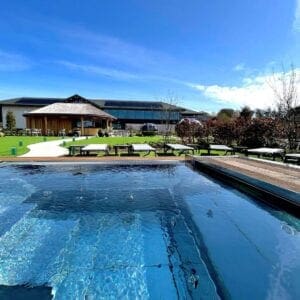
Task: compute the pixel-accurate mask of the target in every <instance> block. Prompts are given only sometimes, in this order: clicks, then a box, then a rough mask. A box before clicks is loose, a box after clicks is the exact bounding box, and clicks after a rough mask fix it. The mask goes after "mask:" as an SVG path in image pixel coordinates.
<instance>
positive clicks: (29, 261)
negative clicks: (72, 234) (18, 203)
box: [0, 216, 74, 285]
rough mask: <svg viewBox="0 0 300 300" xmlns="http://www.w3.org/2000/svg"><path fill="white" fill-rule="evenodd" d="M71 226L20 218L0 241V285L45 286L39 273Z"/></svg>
mask: <svg viewBox="0 0 300 300" xmlns="http://www.w3.org/2000/svg"><path fill="white" fill-rule="evenodd" d="M73 226H74V222H73V221H72V222H68V221H53V220H47V219H39V218H31V217H29V216H26V217H24V218H22V219H21V220H20V221H19V222H18V223H16V224H15V225H14V226H13V227H12V228H11V230H10V231H8V232H6V233H5V234H4V235H3V236H2V237H1V238H0V284H2V285H22V284H28V283H30V284H32V285H35V284H36V285H39V284H45V283H46V282H45V281H43V280H42V278H41V276H40V275H41V271H43V270H44V268H45V267H46V266H47V264H48V263H49V262H50V261H51V260H52V257H53V256H56V255H57V252H58V251H59V249H60V248H61V247H63V244H64V243H65V242H64V237H66V236H68V232H69V231H70V230H71V228H72V227H73Z"/></svg>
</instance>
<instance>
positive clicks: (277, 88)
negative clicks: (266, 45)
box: [269, 65, 297, 149]
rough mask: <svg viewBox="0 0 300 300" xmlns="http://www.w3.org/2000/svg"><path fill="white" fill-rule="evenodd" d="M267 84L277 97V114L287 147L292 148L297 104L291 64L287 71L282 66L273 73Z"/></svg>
mask: <svg viewBox="0 0 300 300" xmlns="http://www.w3.org/2000/svg"><path fill="white" fill-rule="evenodd" d="M269 85H270V86H271V88H272V90H273V92H274V95H275V97H276V99H277V109H278V116H279V118H280V120H281V121H282V123H283V126H284V131H285V135H286V138H287V139H288V143H289V148H290V149H294V148H295V147H296V138H297V123H296V110H295V108H296V106H297V73H296V71H295V69H294V66H293V65H291V68H290V70H289V71H286V70H285V69H284V67H282V71H281V72H280V73H277V74H275V73H273V77H272V79H271V80H270V82H269Z"/></svg>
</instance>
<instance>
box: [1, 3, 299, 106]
mask: <svg viewBox="0 0 300 300" xmlns="http://www.w3.org/2000/svg"><path fill="white" fill-rule="evenodd" d="M299 53H300V0H285V1H283V0H259V1H253V0H243V1H240V0H226V1H225V0H210V1H200V0H189V1H186V0H151V1H147V0H127V1H124V0H110V1H101V0H86V1H78V0H64V1H48V0H44V1H38V0H36V1H33V0H26V1H23V0H19V1H14V0H10V1H8V0H7V1H2V3H1V11H0V99H7V98H13V97H20V96H45V97H67V96H69V95H72V94H75V93H78V94H80V95H82V96H84V97H90V98H108V99H132V100H145V101H147V100H166V99H168V98H170V97H174V98H176V99H177V100H176V101H177V102H178V104H180V105H182V106H186V107H189V108H193V109H197V110H206V111H218V110H219V109H220V108H222V107H233V108H239V107H241V106H243V105H245V104H247V105H250V106H251V107H253V108H255V107H267V106H269V105H271V104H272V102H274V101H273V95H272V92H271V91H270V88H269V86H268V84H267V83H266V81H267V80H266V79H267V78H268V76H269V74H270V73H271V71H272V70H275V71H277V70H280V67H281V65H282V64H285V65H286V66H288V65H289V64H290V63H291V62H293V64H294V65H295V68H296V71H297V72H298V71H299V69H298V67H299V66H300V55H299ZM299 74H300V73H299ZM170 95H171V96H170Z"/></svg>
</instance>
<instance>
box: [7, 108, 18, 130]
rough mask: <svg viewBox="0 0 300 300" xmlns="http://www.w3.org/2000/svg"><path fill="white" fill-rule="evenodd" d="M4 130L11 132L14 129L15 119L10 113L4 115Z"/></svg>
mask: <svg viewBox="0 0 300 300" xmlns="http://www.w3.org/2000/svg"><path fill="white" fill-rule="evenodd" d="M6 128H7V129H8V130H13V129H15V128H16V118H15V116H14V114H13V112H12V111H8V112H7V114H6Z"/></svg>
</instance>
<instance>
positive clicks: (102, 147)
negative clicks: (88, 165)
mask: <svg viewBox="0 0 300 300" xmlns="http://www.w3.org/2000/svg"><path fill="white" fill-rule="evenodd" d="M99 152H104V154H105V155H108V154H109V147H108V145H107V144H89V145H87V146H85V147H83V148H82V149H81V153H82V155H90V154H91V153H96V154H97V153H99Z"/></svg>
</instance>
